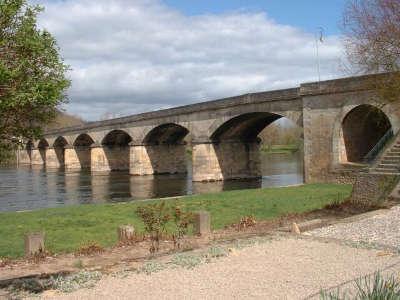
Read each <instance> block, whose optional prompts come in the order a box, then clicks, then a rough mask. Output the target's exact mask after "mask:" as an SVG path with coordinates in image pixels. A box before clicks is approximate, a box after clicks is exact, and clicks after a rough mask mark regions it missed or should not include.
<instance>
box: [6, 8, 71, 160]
mask: <svg viewBox="0 0 400 300" xmlns="http://www.w3.org/2000/svg"><path fill="white" fill-rule="evenodd" d="M41 11H42V8H41V7H40V6H36V5H35V6H32V5H29V4H28V3H27V2H26V1H25V0H0V162H1V161H2V159H3V160H4V156H5V153H7V152H8V151H9V150H12V149H15V147H17V146H18V145H19V144H20V143H21V141H22V140H30V139H35V138H38V137H39V136H40V135H41V134H42V131H43V127H44V126H45V125H46V124H47V123H48V122H50V121H51V120H53V118H54V117H55V115H56V111H57V107H58V106H59V105H60V104H62V103H64V102H65V101H66V94H65V91H66V89H67V88H68V86H69V84H70V82H69V80H68V79H67V78H66V76H65V73H66V71H67V70H68V67H67V66H66V65H65V64H64V62H63V60H62V59H61V57H60V54H59V48H58V46H57V43H56V40H55V39H54V38H53V37H52V36H51V34H50V33H49V32H48V31H46V30H40V29H38V28H37V25H36V23H37V15H38V14H39V13H40V12H41Z"/></svg>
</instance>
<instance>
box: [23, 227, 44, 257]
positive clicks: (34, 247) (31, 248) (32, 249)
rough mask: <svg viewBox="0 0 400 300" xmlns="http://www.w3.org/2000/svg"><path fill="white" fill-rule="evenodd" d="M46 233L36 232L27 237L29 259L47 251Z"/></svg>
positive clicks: (26, 249)
mask: <svg viewBox="0 0 400 300" xmlns="http://www.w3.org/2000/svg"><path fill="white" fill-rule="evenodd" d="M44 237H45V235H44V233H43V232H36V233H30V234H27V235H25V255H26V256H27V257H29V256H32V255H35V254H37V253H41V252H44V251H45V248H44Z"/></svg>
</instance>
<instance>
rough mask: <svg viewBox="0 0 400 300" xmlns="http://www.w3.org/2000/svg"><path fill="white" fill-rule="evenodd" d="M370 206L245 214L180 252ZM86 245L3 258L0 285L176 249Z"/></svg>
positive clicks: (167, 243) (170, 245)
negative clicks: (36, 258) (267, 216)
mask: <svg viewBox="0 0 400 300" xmlns="http://www.w3.org/2000/svg"><path fill="white" fill-rule="evenodd" d="M393 204H395V203H393ZM388 205H392V204H388ZM371 210H372V208H370V207H355V206H353V205H351V204H350V203H343V204H337V205H331V206H329V207H326V208H324V209H320V210H316V211H312V212H308V213H303V214H290V215H286V216H283V217H281V218H277V219H273V220H267V221H258V220H255V219H253V218H252V217H251V216H247V217H244V218H242V220H241V221H240V222H239V223H238V224H232V225H231V226H227V227H226V228H224V229H221V230H217V231H214V232H213V233H212V235H211V236H209V237H207V238H200V237H186V238H184V239H183V241H182V243H181V245H182V246H181V249H179V252H185V251H189V250H194V249H201V248H204V247H206V246H208V245H210V244H212V243H215V242H223V241H226V240H232V239H238V238H246V237H251V236H263V235H269V234H272V233H273V232H275V231H276V230H278V229H279V228H282V227H287V226H289V225H290V224H292V223H293V222H298V223H300V222H304V221H307V220H313V219H321V220H323V221H324V222H325V223H326V224H328V223H334V222H336V221H338V220H341V219H343V218H347V217H349V216H354V215H357V214H359V213H363V212H366V211H371ZM89 246H90V247H86V248H84V249H83V248H82V249H81V250H82V251H80V252H79V256H76V255H74V254H63V255H54V256H50V255H49V256H47V257H44V258H43V259H42V260H41V261H40V262H38V263H34V262H32V261H29V260H22V259H21V260H12V261H10V260H4V261H2V263H1V262H0V288H1V287H2V286H6V285H8V284H9V283H10V282H12V281H13V280H15V279H18V278H21V277H25V278H38V277H41V276H43V275H44V274H45V275H54V274H58V273H66V274H67V273H74V272H75V273H76V272H80V271H82V270H87V271H100V272H102V273H110V272H114V271H115V269H118V268H120V267H121V266H122V267H124V266H127V265H129V266H130V267H132V268H136V267H138V265H140V264H142V263H143V262H145V261H146V260H148V259H149V258H154V257H163V256H168V255H171V254H173V253H176V252H177V249H176V247H175V245H174V242H173V241H172V240H171V239H168V238H166V239H164V240H162V241H161V243H160V251H159V252H158V253H157V254H156V255H150V253H149V248H150V242H149V241H148V240H143V239H142V238H141V239H138V240H137V241H136V242H135V243H133V244H126V245H117V246H115V247H113V248H108V249H102V248H99V247H96V245H89Z"/></svg>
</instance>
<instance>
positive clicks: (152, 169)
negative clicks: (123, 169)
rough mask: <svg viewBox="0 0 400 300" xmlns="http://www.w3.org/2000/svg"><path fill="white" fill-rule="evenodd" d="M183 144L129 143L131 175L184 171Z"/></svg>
mask: <svg viewBox="0 0 400 300" xmlns="http://www.w3.org/2000/svg"><path fill="white" fill-rule="evenodd" d="M186 172H187V167H186V147H185V144H183V143H182V144H172V145H131V147H130V168H129V173H130V174H132V175H153V174H177V173H186Z"/></svg>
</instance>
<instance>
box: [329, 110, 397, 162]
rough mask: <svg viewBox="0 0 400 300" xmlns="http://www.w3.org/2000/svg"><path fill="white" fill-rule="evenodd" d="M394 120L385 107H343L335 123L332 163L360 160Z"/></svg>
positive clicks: (361, 160) (392, 128) (391, 125)
mask: <svg viewBox="0 0 400 300" xmlns="http://www.w3.org/2000/svg"><path fill="white" fill-rule="evenodd" d="M389 130H392V131H394V132H396V123H395V119H393V116H391V114H390V112H389V111H387V109H383V108H382V107H378V105H374V104H359V105H352V106H349V107H347V109H345V110H344V111H343V113H342V114H341V116H340V118H339V120H338V122H337V123H336V124H335V129H334V137H333V147H334V149H333V154H334V160H333V161H334V163H362V162H363V161H364V158H365V156H366V155H367V154H368V153H369V152H370V150H372V148H373V147H374V146H375V145H376V144H377V143H378V142H379V141H380V139H381V138H382V137H383V136H384V135H385V134H386V133H387V132H388V131H389Z"/></svg>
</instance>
